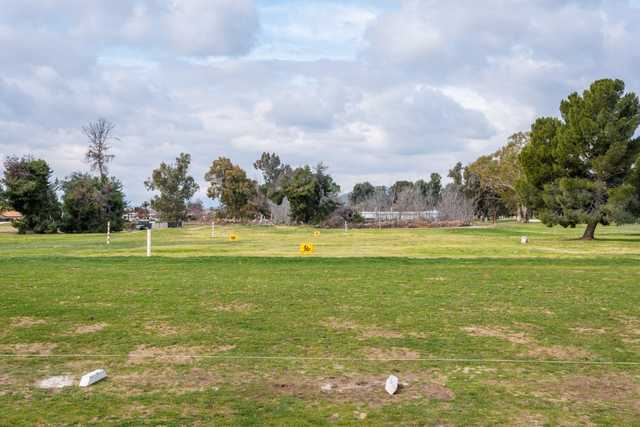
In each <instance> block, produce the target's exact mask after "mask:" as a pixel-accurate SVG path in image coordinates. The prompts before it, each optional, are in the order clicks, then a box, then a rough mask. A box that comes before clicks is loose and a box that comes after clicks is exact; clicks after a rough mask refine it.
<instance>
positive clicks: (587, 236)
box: [581, 222, 598, 240]
mask: <svg viewBox="0 0 640 427" xmlns="http://www.w3.org/2000/svg"><path fill="white" fill-rule="evenodd" d="M597 225H598V223H597V222H590V223H589V224H587V228H586V229H585V230H584V234H583V235H582V238H581V240H593V239H594V238H595V233H596V226H597Z"/></svg>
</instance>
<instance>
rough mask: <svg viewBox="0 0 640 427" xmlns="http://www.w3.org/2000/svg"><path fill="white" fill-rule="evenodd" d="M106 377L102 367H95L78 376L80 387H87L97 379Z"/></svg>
mask: <svg viewBox="0 0 640 427" xmlns="http://www.w3.org/2000/svg"><path fill="white" fill-rule="evenodd" d="M106 377H107V372H106V371H105V370H104V369H96V370H95V371H91V372H89V373H88V374H84V375H83V376H82V378H80V387H88V386H90V385H91V384H95V383H97V382H98V381H100V380H102V379H105V378H106Z"/></svg>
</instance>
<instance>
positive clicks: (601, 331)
mask: <svg viewBox="0 0 640 427" xmlns="http://www.w3.org/2000/svg"><path fill="white" fill-rule="evenodd" d="M570 330H571V331H572V332H575V333H576V334H584V335H594V334H595V335H601V334H605V333H606V332H607V331H606V329H604V328H584V327H575V328H570Z"/></svg>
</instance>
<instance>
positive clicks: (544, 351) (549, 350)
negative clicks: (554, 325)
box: [524, 345, 593, 360]
mask: <svg viewBox="0 0 640 427" xmlns="http://www.w3.org/2000/svg"><path fill="white" fill-rule="evenodd" d="M524 356H527V357H533V358H536V359H559V360H576V359H588V358H590V357H591V356H593V355H592V354H591V353H589V352H588V351H586V350H583V349H581V348H577V347H564V346H560V345H554V346H550V347H544V346H535V347H534V348H532V349H531V350H529V351H527V352H526V353H525V354H524Z"/></svg>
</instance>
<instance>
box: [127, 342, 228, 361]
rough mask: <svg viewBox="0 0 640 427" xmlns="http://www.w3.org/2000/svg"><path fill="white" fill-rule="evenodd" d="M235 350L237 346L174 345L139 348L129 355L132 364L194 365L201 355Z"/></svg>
mask: <svg viewBox="0 0 640 427" xmlns="http://www.w3.org/2000/svg"><path fill="white" fill-rule="evenodd" d="M234 348H235V345H223V346H220V347H201V346H198V347H184V346H179V345H174V346H170V347H147V346H145V345H140V346H138V347H137V348H136V349H135V350H134V351H132V352H130V353H129V357H128V362H129V363H131V364H139V363H148V362H162V363H178V364H180V363H192V362H193V361H195V360H196V359H197V356H200V355H212V354H217V353H222V352H225V351H229V350H232V349H234Z"/></svg>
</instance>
